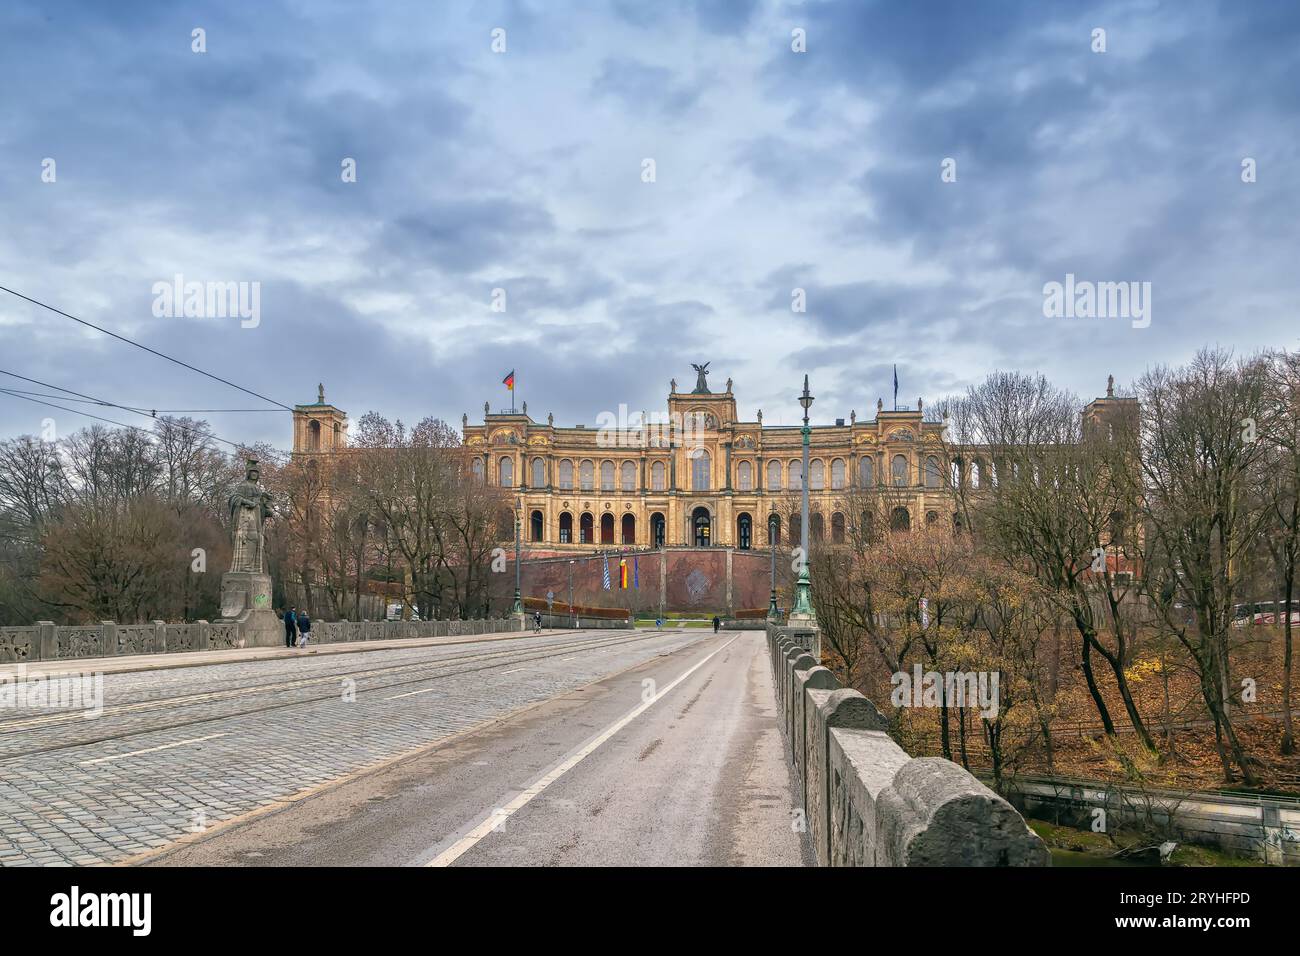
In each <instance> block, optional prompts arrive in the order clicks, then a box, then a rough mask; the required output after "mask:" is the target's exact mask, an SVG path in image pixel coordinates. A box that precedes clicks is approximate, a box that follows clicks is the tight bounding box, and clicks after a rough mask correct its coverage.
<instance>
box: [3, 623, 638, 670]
mask: <svg viewBox="0 0 1300 956" xmlns="http://www.w3.org/2000/svg"><path fill="white" fill-rule="evenodd" d="M624 626H626V625H624ZM241 627H242V625H240V624H238V623H236V622H233V621H214V622H209V621H193V622H190V623H180V624H168V623H167V622H165V621H153V622H152V623H149V624H117V623H115V622H113V621H103V622H101V623H99V624H92V625H76V626H70V627H65V626H61V625H56V624H54V623H53V622H52V621H37V622H36V623H35V624H31V625H27V626H25V627H0V664H25V663H29V662H33V661H56V660H76V659H78V658H92V657H121V656H125V655H129V654H170V653H179V652H183V651H206V650H225V649H230V648H238V647H244V646H246V640H245V636H244V635H243V634H242V633H241ZM519 629H520V626H519V619H518V618H517V617H506V618H490V619H481V620H470V621H313V622H312V628H311V642H312V643H313V644H336V643H342V642H345V641H386V640H399V639H401V638H413V637H457V636H461V635H472V634H497V633H502V632H507V631H518V630H519Z"/></svg>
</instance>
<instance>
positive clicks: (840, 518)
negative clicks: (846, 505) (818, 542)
mask: <svg viewBox="0 0 1300 956" xmlns="http://www.w3.org/2000/svg"><path fill="white" fill-rule="evenodd" d="M843 543H844V513H843V512H840V511H837V512H835V514H833V515H831V544H843Z"/></svg>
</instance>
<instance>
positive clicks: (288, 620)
mask: <svg viewBox="0 0 1300 956" xmlns="http://www.w3.org/2000/svg"><path fill="white" fill-rule="evenodd" d="M297 611H298V609H297V608H296V607H291V608H289V609H288V610H287V611H285V612H284V646H285V647H293V645H294V643H295V642H296V641H297V639H298V621H297V617H298V615H297Z"/></svg>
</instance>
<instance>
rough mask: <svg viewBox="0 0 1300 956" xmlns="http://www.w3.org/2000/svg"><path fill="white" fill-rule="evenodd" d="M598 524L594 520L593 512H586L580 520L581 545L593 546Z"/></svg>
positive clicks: (579, 534)
mask: <svg viewBox="0 0 1300 956" xmlns="http://www.w3.org/2000/svg"><path fill="white" fill-rule="evenodd" d="M595 530H596V523H595V521H594V520H592V517H591V512H590V511H584V512H583V513H582V517H581V518H579V519H578V542H579V543H580V544H591V542H592V539H593V538H594V537H595Z"/></svg>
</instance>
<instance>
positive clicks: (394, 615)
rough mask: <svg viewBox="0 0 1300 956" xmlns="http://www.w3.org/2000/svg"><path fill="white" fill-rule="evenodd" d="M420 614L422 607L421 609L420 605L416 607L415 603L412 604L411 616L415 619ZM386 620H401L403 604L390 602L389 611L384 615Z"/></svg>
mask: <svg viewBox="0 0 1300 956" xmlns="http://www.w3.org/2000/svg"><path fill="white" fill-rule="evenodd" d="M419 616H420V609H419V608H418V607H416V606H415V605H414V604H412V605H411V617H412V618H413V619H415V618H418V617H419ZM384 620H386V621H400V620H402V605H401V604H390V605H388V611H387V613H386V614H385V615H384Z"/></svg>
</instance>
